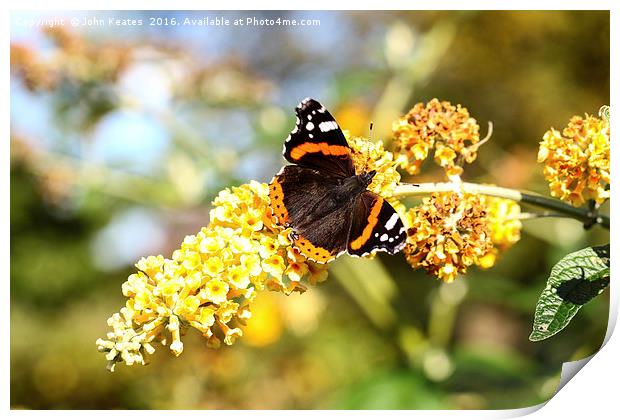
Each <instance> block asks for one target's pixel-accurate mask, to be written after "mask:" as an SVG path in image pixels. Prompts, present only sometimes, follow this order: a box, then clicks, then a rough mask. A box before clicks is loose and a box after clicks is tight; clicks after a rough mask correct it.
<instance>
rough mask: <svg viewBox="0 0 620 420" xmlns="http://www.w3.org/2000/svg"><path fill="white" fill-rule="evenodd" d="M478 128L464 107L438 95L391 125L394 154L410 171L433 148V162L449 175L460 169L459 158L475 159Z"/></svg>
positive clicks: (478, 139)
mask: <svg viewBox="0 0 620 420" xmlns="http://www.w3.org/2000/svg"><path fill="white" fill-rule="evenodd" d="M479 129H480V127H479V126H478V123H477V122H476V120H475V119H474V118H471V117H470V116H469V111H468V110H467V108H465V107H462V106H461V105H457V106H454V105H452V104H451V103H450V102H447V101H442V102H440V101H439V100H438V99H432V100H431V101H429V102H428V103H427V104H424V103H418V104H416V105H415V106H414V107H413V108H411V110H410V111H409V112H408V113H407V114H406V115H405V116H403V117H402V118H399V119H398V120H396V121H394V123H393V125H392V131H393V134H394V141H395V142H396V154H397V155H398V156H399V159H402V163H401V167H402V168H404V169H405V170H407V172H409V173H410V174H417V173H418V172H419V171H420V167H421V166H422V162H423V161H424V160H425V159H426V158H427V157H428V155H429V153H430V151H431V149H433V148H434V149H435V155H434V159H435V162H437V164H439V165H440V166H442V167H443V168H444V169H445V170H446V173H447V174H448V175H449V176H450V175H460V174H461V173H462V171H463V168H462V167H461V165H462V162H460V160H463V161H465V162H467V163H471V162H473V161H474V160H475V159H476V152H477V147H478V146H477V145H476V143H478V142H479V141H480V135H479ZM459 158H460V159H459Z"/></svg>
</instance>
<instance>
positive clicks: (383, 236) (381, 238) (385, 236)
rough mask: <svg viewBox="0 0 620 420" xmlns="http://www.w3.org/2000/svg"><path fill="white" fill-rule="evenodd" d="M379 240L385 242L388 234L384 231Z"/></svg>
mask: <svg viewBox="0 0 620 420" xmlns="http://www.w3.org/2000/svg"><path fill="white" fill-rule="evenodd" d="M379 240H380V241H381V242H385V241H387V240H388V235H387V233H384V234H383V235H381V237H380V238H379Z"/></svg>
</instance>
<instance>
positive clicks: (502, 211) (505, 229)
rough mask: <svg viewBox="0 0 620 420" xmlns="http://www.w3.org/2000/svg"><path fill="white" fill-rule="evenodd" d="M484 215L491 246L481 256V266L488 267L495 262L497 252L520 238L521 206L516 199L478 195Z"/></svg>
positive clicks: (504, 249)
mask: <svg viewBox="0 0 620 420" xmlns="http://www.w3.org/2000/svg"><path fill="white" fill-rule="evenodd" d="M480 200H481V201H482V203H483V205H484V207H485V211H486V215H487V224H488V226H489V231H490V232H491V242H492V243H493V248H492V249H491V250H490V251H489V252H488V253H487V254H486V255H484V256H483V257H482V258H480V261H479V264H478V265H480V266H481V267H482V268H490V267H492V266H493V265H494V264H495V261H496V260H497V256H498V255H499V252H500V251H501V252H504V251H506V250H507V249H508V248H510V247H511V246H512V245H514V244H515V243H517V242H518V241H519V239H521V227H522V223H521V219H520V218H519V216H520V214H521V207H520V206H519V204H518V203H517V202H516V201H513V200H508V199H506V198H498V197H491V196H486V195H480Z"/></svg>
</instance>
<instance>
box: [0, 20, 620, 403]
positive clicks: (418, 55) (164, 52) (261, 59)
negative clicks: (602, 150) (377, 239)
mask: <svg viewBox="0 0 620 420" xmlns="http://www.w3.org/2000/svg"><path fill="white" fill-rule="evenodd" d="M203 16H210V17H216V16H219V17H222V16H223V17H227V18H229V19H231V20H232V19H235V18H243V19H245V18H246V17H251V16H257V17H258V18H271V19H276V18H277V17H281V18H287V19H318V20H319V21H320V25H319V26H317V25H314V26H304V27H277V26H273V27H243V28H234V27H182V26H149V25H148V24H149V18H150V17H161V18H169V19H170V18H176V19H177V20H182V19H184V18H185V17H193V18H201V17H203ZM41 17H45V18H51V17H57V18H58V17H63V18H65V20H67V19H69V18H71V17H77V18H79V19H82V18H94V17H96V18H102V19H105V20H106V21H107V20H108V18H110V17H115V18H117V17H120V18H127V17H130V18H134V19H142V20H143V22H144V25H143V26H137V27H117V28H111V27H109V26H103V27H98V26H94V27H76V28H71V27H69V26H67V27H59V28H54V29H51V30H50V29H44V28H41V27H36V26H33V25H29V24H28V22H34V21H36V20H37V19H39V18H41ZM11 36H12V42H11V203H10V205H11V213H10V214H11V405H12V407H13V408H34V409H45V408H82V409H95V408H154V409H162V408H185V409H188V408H211V409H216V408H217V409H229V408H238V409H250V408H252V409H259V408H260V409H280V408H295V409H296V408H324V409H327V408H348V409H358V408H359V409H361V408H382V409H391V408H401V409H409V408H424V409H434V408H445V409H459V408H460V409H495V408H517V407H524V406H530V405H533V404H537V403H540V402H542V401H545V400H547V399H549V398H550V397H551V396H552V395H553V393H554V391H555V389H556V387H557V384H558V380H559V373H560V369H561V364H562V362H564V361H568V360H574V359H579V358H582V357H585V356H588V355H590V354H592V353H593V352H595V351H596V350H597V349H598V348H599V346H600V345H601V342H602V339H603V337H604V334H605V330H606V326H607V314H608V293H604V294H603V295H601V296H599V297H598V298H596V299H595V300H593V301H592V302H591V303H589V304H588V305H586V306H585V307H584V308H583V309H582V310H581V311H580V312H579V314H578V315H577V316H576V317H575V319H574V320H573V322H572V323H571V324H570V325H569V326H568V327H567V328H566V329H565V330H564V331H562V332H561V333H559V334H558V335H557V336H555V337H553V338H551V339H549V340H546V341H544V342H538V343H532V342H529V341H528V336H529V333H530V331H531V324H532V319H533V313H534V308H535V305H536V301H537V297H538V295H539V294H540V292H541V291H542V289H543V288H544V285H545V281H546V277H547V275H548V272H549V270H550V268H551V266H552V265H553V264H554V263H555V262H556V261H557V260H559V259H560V258H561V257H562V256H563V255H564V254H566V253H568V252H570V251H574V250H577V249H580V248H582V247H585V246H588V245H593V244H602V243H605V242H606V241H608V240H609V234H608V232H607V231H603V230H600V228H594V229H592V230H590V231H584V230H583V228H582V227H581V226H580V224H579V223H578V222H575V221H572V220H568V219H538V220H535V221H528V222H525V225H524V228H523V235H522V240H521V241H520V242H519V243H517V244H516V245H515V246H514V247H513V248H511V249H510V250H509V251H508V252H507V253H506V254H504V255H503V257H502V258H501V259H500V260H499V262H498V263H497V265H496V266H495V267H494V268H492V269H490V270H487V271H480V270H470V271H469V273H468V274H467V276H466V277H463V278H460V279H459V280H458V281H456V282H455V283H453V284H450V285H444V284H441V283H440V282H439V281H437V280H436V279H434V278H432V277H429V276H427V275H425V274H424V273H423V272H419V271H418V272H414V271H412V270H411V269H410V268H409V266H408V265H407V264H406V263H405V261H404V259H403V258H402V256H400V255H396V256H381V257H380V258H377V259H375V260H373V261H366V260H353V259H350V258H348V257H343V258H341V259H339V260H338V261H337V262H336V263H334V264H333V267H332V268H331V270H330V277H329V279H328V281H327V282H326V283H323V284H321V285H319V286H317V287H313V288H311V289H310V290H309V291H308V292H306V293H305V294H303V295H294V296H290V297H284V296H281V295H279V294H276V293H263V295H262V296H261V297H260V298H259V299H258V300H257V303H256V305H255V308H254V318H253V319H252V321H251V323H250V325H249V326H248V328H247V330H246V331H245V336H244V337H243V338H242V339H240V340H239V341H238V342H237V343H236V344H235V345H234V346H232V347H225V348H221V349H219V350H211V349H207V348H206V347H205V345H204V342H203V340H202V339H201V337H200V336H199V334H198V333H196V334H193V333H191V332H190V334H188V336H187V337H186V338H185V340H184V341H185V344H186V345H185V351H184V352H183V354H182V356H181V357H179V358H178V359H177V358H174V357H173V356H172V355H171V354H170V353H169V351H168V350H167V349H162V348H158V351H157V352H156V353H155V355H154V358H153V361H152V363H151V364H150V365H148V366H146V367H142V366H140V367H126V366H118V368H117V372H116V373H113V374H111V373H109V372H107V371H106V370H105V360H104V358H103V355H102V354H100V353H98V352H97V351H96V348H95V340H96V339H97V338H98V337H102V336H104V335H105V333H106V331H107V326H106V323H105V321H106V319H107V318H108V316H110V315H111V314H112V313H114V312H116V311H118V309H119V308H120V307H121V306H123V304H124V299H123V296H122V295H121V290H120V286H121V284H122V283H123V282H124V281H125V279H126V278H127V276H128V275H129V274H130V273H132V272H133V271H134V269H133V267H132V264H133V263H134V262H135V261H136V260H137V259H138V258H139V257H141V256H146V255H151V254H159V253H161V254H164V255H167V256H169V255H170V254H171V252H172V251H173V250H174V249H176V248H177V247H178V246H179V245H180V243H181V241H182V239H183V237H184V236H185V235H187V234H193V233H195V232H197V231H198V230H199V229H200V226H203V225H205V224H206V223H207V222H208V210H209V203H210V201H211V200H212V198H213V197H214V195H215V194H216V193H217V192H218V191H219V190H220V189H222V188H224V187H226V186H231V185H237V184H240V183H244V182H247V181H249V180H250V179H255V180H258V181H262V182H268V181H269V180H270V179H271V176H272V175H273V173H275V172H276V171H277V170H278V169H279V167H280V166H281V165H282V164H283V163H284V162H283V159H282V158H281V155H280V151H281V147H282V141H283V139H284V138H285V137H286V135H287V133H288V132H289V131H290V129H291V128H292V127H293V124H294V113H293V108H294V107H295V105H296V104H297V103H298V102H299V101H300V100H301V99H303V98H304V97H306V96H311V97H314V98H316V99H318V100H320V101H321V102H322V103H323V104H325V105H326V107H327V108H328V109H330V110H331V111H332V113H334V114H335V116H336V119H337V120H338V121H339V123H340V125H341V126H342V127H343V128H348V129H350V130H351V131H352V133H353V134H356V135H367V134H368V133H367V131H368V130H367V128H368V125H369V122H370V121H374V125H375V130H374V132H373V138H375V139H377V138H382V139H385V140H386V142H389V140H390V127H391V123H392V121H393V120H394V119H395V118H397V117H398V116H399V115H402V114H403V113H405V112H406V111H407V110H408V109H409V108H410V107H411V106H412V105H413V104H414V103H416V102H426V101H428V100H429V99H431V98H433V97H437V98H439V99H442V100H448V101H451V102H452V103H454V104H457V103H461V104H463V105H464V106H466V107H467V108H468V109H469V111H470V113H471V114H472V116H473V117H475V118H476V119H477V120H478V122H479V123H480V125H481V132H482V133H483V134H484V133H486V123H487V121H492V122H493V123H494V134H493V139H492V141H491V142H490V143H488V144H487V145H485V146H484V147H483V148H482V150H481V152H480V153H479V158H478V160H477V161H476V162H475V163H474V164H473V165H470V166H468V167H467V168H466V170H465V175H464V177H465V179H466V180H468V181H472V182H489V183H494V184H498V185H502V186H506V187H514V188H520V189H527V190H530V191H536V192H540V193H543V194H547V193H548V191H547V186H546V183H545V182H544V179H543V177H542V166H541V165H539V164H537V163H536V153H537V147H538V142H539V141H540V139H541V137H542V135H543V133H544V132H545V131H546V130H547V129H548V128H549V127H551V126H553V127H555V128H558V129H560V128H562V127H564V126H565V125H566V123H567V122H568V120H569V118H570V117H571V116H572V115H575V114H580V115H583V113H585V112H587V113H590V114H596V112H597V111H598V109H599V107H600V106H601V105H603V104H608V103H609V68H610V64H609V13H608V12H583V11H582V12H510V11H502V12H473V11H472V12H446V11H444V12H305V11H304V12H302V11H298V12H195V13H194V12H157V13H155V12H79V13H69V12H67V13H63V12H53V13H52V12H46V13H21V12H20V13H14V14H13V15H12V26H11ZM388 144H389V143H388ZM407 179H408V180H409V181H416V180H417V181H421V182H424V181H431V180H441V179H442V178H441V173H440V172H439V171H437V170H436V169H434V168H433V165H430V166H428V167H427V168H425V169H424V171H423V173H422V174H421V175H420V176H417V177H415V178H407ZM408 204H415V203H414V202H409V203H408Z"/></svg>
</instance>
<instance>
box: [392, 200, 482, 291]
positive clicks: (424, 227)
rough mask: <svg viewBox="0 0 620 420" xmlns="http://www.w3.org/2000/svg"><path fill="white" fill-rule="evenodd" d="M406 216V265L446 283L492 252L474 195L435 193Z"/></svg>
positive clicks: (480, 203)
mask: <svg viewBox="0 0 620 420" xmlns="http://www.w3.org/2000/svg"><path fill="white" fill-rule="evenodd" d="M406 216H407V217H406V222H407V226H408V227H409V229H408V237H407V245H406V246H405V249H404V253H405V257H406V258H407V262H408V263H409V264H410V265H411V266H412V267H413V268H424V269H425V270H426V271H427V272H428V273H430V274H433V275H435V276H437V277H438V278H440V279H441V280H443V281H445V282H452V281H454V279H455V278H456V276H457V274H459V273H465V272H466V271H467V267H468V266H471V265H473V264H479V262H480V258H482V257H483V256H484V255H486V254H487V253H488V252H489V251H490V250H491V249H492V243H491V234H490V231H489V227H488V225H487V219H486V212H485V208H484V204H483V202H482V200H481V199H480V198H479V197H478V196H476V195H471V194H462V195H460V194H457V193H452V192H447V193H434V194H433V195H431V196H430V197H427V198H425V199H424V201H423V203H422V205H420V206H418V207H415V208H412V209H410V210H409V211H408V212H407V214H406Z"/></svg>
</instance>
